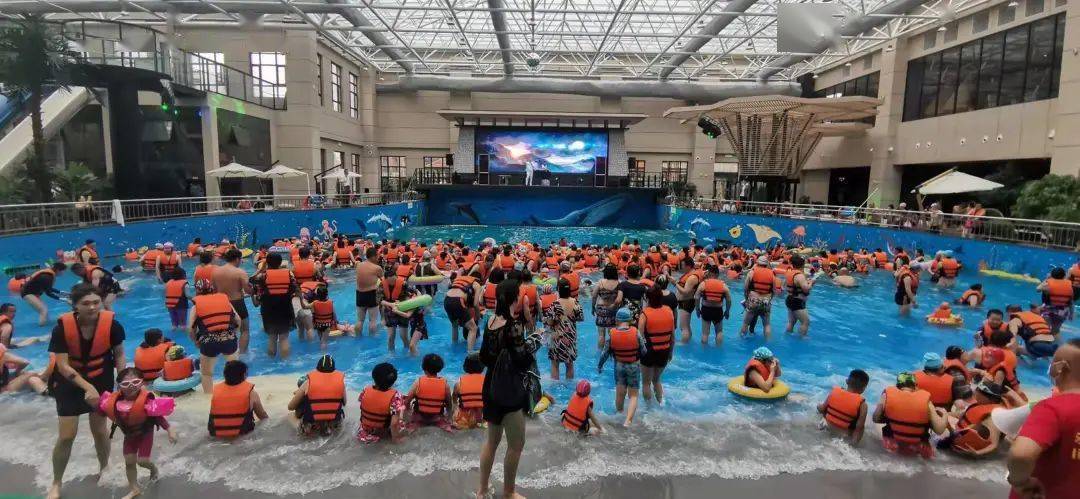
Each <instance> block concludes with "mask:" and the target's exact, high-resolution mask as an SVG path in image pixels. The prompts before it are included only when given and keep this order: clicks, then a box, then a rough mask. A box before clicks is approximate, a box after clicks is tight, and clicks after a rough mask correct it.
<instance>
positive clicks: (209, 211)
mask: <svg viewBox="0 0 1080 499" xmlns="http://www.w3.org/2000/svg"><path fill="white" fill-rule="evenodd" d="M417 199H420V196H419V194H417V193H415V192H385V193H377V194H351V195H350V194H340V195H321V194H312V195H278V196H271V195H265V196H222V197H203V198H165V199H126V200H122V201H120V211H121V213H122V215H123V220H124V222H125V223H126V222H135V221H144V220H160V219H168V218H180V217H191V216H199V215H227V214H235V213H245V212H246V213H253V212H259V211H291V210H318V209H328V208H346V207H351V206H376V205H384V204H391V203H402V202H407V201H413V200H417ZM115 206H116V204H115V202H114V201H89V202H76V203H38V204H12V205H0V235H12V234H23V233H27V232H42V231H50V230H59V229H71V228H80V227H94V226H103V225H115V224H116V223H117V219H118V217H117V216H116V215H117V213H116V210H115Z"/></svg>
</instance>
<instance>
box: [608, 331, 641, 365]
mask: <svg viewBox="0 0 1080 499" xmlns="http://www.w3.org/2000/svg"><path fill="white" fill-rule="evenodd" d="M640 348H641V346H640V344H639V343H638V330H637V328H636V327H634V326H630V328H629V329H619V328H613V329H612V330H611V350H612V351H613V352H614V353H615V360H617V361H619V362H622V363H624V364H630V363H634V362H637V361H638V358H639V357H640V353H641V352H640Z"/></svg>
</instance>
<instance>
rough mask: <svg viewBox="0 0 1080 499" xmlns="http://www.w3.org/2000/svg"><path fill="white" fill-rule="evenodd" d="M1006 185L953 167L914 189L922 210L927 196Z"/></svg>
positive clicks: (990, 189) (991, 188)
mask: <svg viewBox="0 0 1080 499" xmlns="http://www.w3.org/2000/svg"><path fill="white" fill-rule="evenodd" d="M1002 187H1004V185H1002V184H999V183H997V182H993V181H990V180H986V179H984V178H980V177H976V176H974V175H968V174H967V173H963V172H959V171H956V169H955V168H952V169H950V170H948V171H946V172H944V173H942V174H941V175H938V176H936V177H934V178H932V179H930V180H927V181H926V182H923V183H921V184H919V185H918V187H916V188H914V189H912V191H911V192H913V193H914V194H915V200H916V201H917V202H918V204H919V209H920V210H922V204H923V199H925V198H926V196H941V195H944V194H961V193H964V192H983V191H992V190H994V189H1000V188H1002Z"/></svg>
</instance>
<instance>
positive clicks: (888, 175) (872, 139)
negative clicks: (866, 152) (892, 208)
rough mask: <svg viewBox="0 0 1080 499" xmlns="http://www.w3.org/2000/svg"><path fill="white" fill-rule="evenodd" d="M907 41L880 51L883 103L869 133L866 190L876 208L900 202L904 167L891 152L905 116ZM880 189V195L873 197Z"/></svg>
mask: <svg viewBox="0 0 1080 499" xmlns="http://www.w3.org/2000/svg"><path fill="white" fill-rule="evenodd" d="M907 41H908V40H907V39H896V40H893V41H892V42H889V44H888V45H892V46H894V47H895V48H894V50H891V51H888V50H882V52H881V78H880V80H879V83H878V97H880V98H881V99H882V100H883V102H882V104H881V107H879V108H878V115H877V121H876V123H875V124H874V128H872V129H871V130H870V131H869V132H868V134H869V137H868V138H869V140H868V141H867V142H868V143H869V144H870V147H872V148H873V151H872V152H871V158H872V159H871V161H870V185H869V188H868V189H867V192H868V193H871V195H870V202H869V204H872V205H874V206H877V207H881V206H887V205H889V204H893V203H897V202H899V200H900V196H901V192H900V178H901V173H902V172H903V167H901V166H898V165H896V164H895V163H894V161H895V160H894V158H895V155H894V154H893V152H892V151H890V149H892V148H893V145H894V144H895V142H896V132H897V129H898V128H899V127H900V122H901V121H902V120H903V117H904V86H905V84H906V83H907V57H906V54H907V50H906V42H907ZM875 189H877V194H873V192H874V190H875Z"/></svg>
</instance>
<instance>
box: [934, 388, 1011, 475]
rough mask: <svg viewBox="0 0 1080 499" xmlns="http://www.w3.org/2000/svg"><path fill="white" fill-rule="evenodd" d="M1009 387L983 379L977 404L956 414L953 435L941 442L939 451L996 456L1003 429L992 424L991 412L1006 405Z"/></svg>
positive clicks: (977, 455) (954, 414)
mask: <svg viewBox="0 0 1080 499" xmlns="http://www.w3.org/2000/svg"><path fill="white" fill-rule="evenodd" d="M1004 392H1005V388H1004V387H1002V386H1001V385H999V384H997V383H993V382H991V381H987V380H983V381H982V382H980V383H979V384H978V385H977V386H976V387H975V390H974V397H975V403H973V404H971V405H969V406H968V407H967V408H965V409H964V410H962V411H957V412H955V413H953V416H954V417H955V418H956V419H955V421H953V420H950V421H949V432H950V434H949V436H948V437H946V438H944V439H942V440H941V441H940V442H938V449H951V450H952V451H953V452H956V453H957V454H960V455H962V456H965V457H969V458H974V459H977V458H982V457H986V456H988V455H990V454H992V453H993V452H994V451H996V450H997V448H998V444H1000V443H1001V436H1002V435H1001V430H998V428H997V426H996V425H994V424H991V422H990V421H989V419H990V413H991V412H993V410H994V409H996V408H999V407H1005V406H1004V405H1003V403H1002V397H1003V395H1004Z"/></svg>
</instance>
